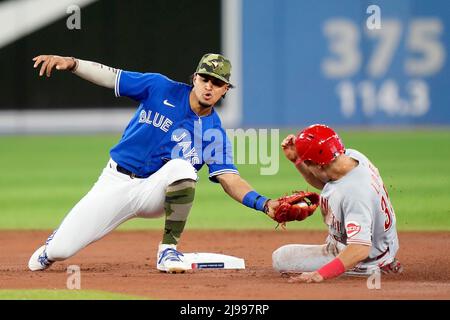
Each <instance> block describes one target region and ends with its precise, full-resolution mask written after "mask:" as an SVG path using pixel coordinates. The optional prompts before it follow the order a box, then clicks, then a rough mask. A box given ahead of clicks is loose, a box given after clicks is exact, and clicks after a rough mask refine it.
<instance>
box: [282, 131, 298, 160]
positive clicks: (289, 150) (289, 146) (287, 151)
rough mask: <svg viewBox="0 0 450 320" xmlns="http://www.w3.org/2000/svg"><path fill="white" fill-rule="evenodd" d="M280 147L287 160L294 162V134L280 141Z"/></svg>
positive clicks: (295, 157) (295, 152)
mask: <svg viewBox="0 0 450 320" xmlns="http://www.w3.org/2000/svg"><path fill="white" fill-rule="evenodd" d="M281 148H282V149H283V152H284V155H285V156H286V158H288V160H289V161H292V162H295V161H296V160H297V151H296V150H295V136H294V135H293V134H290V135H288V136H287V137H286V138H284V140H283V141H282V142H281Z"/></svg>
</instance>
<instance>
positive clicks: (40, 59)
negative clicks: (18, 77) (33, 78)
mask: <svg viewBox="0 0 450 320" xmlns="http://www.w3.org/2000/svg"><path fill="white" fill-rule="evenodd" d="M33 61H34V66H33V68H37V67H38V66H39V64H41V63H42V65H41V69H40V70H39V76H43V75H44V73H45V74H46V76H47V77H50V75H51V74H52V70H53V68H55V69H56V70H70V71H71V70H73V68H74V67H75V64H76V62H75V59H74V58H72V57H60V56H54V55H40V56H37V57H34V58H33Z"/></svg>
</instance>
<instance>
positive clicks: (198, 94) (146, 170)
mask: <svg viewBox="0 0 450 320" xmlns="http://www.w3.org/2000/svg"><path fill="white" fill-rule="evenodd" d="M33 61H34V62H35V63H34V68H37V67H38V66H39V65H41V68H40V72H39V75H40V76H43V75H44V74H46V76H47V77H50V76H51V72H52V70H53V69H57V70H67V71H71V72H73V73H74V74H76V75H77V76H79V77H81V78H83V79H86V80H88V81H90V82H93V83H95V84H97V85H100V86H104V87H107V88H110V89H114V91H115V94H116V96H117V97H121V96H126V97H129V98H131V99H134V100H136V101H137V102H138V103H139V106H138V108H137V111H136V113H135V114H134V116H133V118H132V119H131V121H130V122H129V124H128V126H127V127H126V129H125V131H124V133H123V135H122V138H121V139H120V141H119V143H118V144H117V145H115V146H114V147H113V148H112V149H111V151H110V159H109V161H108V162H107V164H106V166H105V168H104V169H103V172H102V173H101V175H100V177H99V178H98V180H97V182H96V183H95V185H94V186H93V187H92V189H91V190H90V191H89V192H88V193H87V194H86V195H85V196H84V197H83V198H82V199H81V200H80V201H79V202H78V203H77V204H76V205H75V206H74V207H73V208H72V210H71V211H70V212H69V213H68V214H67V216H66V217H65V218H64V220H63V221H62V223H61V225H60V226H59V228H58V229H57V230H56V231H55V232H53V234H51V235H50V236H49V238H48V239H47V241H46V242H45V244H44V245H42V246H41V247H39V248H38V249H37V250H36V251H35V252H34V253H33V255H32V256H31V258H30V260H29V263H28V266H29V269H30V270H32V271H36V270H45V269H47V268H48V267H50V265H52V263H53V262H55V261H61V260H65V259H67V258H69V257H71V256H73V255H75V254H76V253H77V252H78V251H80V250H81V249H82V248H84V247H86V246H87V245H89V244H90V243H92V242H94V241H96V240H99V239H100V238H102V237H103V236H105V235H106V234H107V233H109V232H110V231H112V230H114V229H115V228H116V227H117V226H119V225H120V224H121V223H123V222H125V221H127V220H129V219H131V218H135V217H144V218H155V217H160V216H163V215H164V216H165V229H164V234H163V237H162V240H161V242H160V244H159V247H158V251H157V269H158V270H161V271H163V272H168V273H181V272H184V271H185V270H187V269H188V266H187V265H186V264H185V263H184V261H183V254H182V253H181V252H179V251H178V250H177V244H178V241H179V239H180V236H181V234H182V232H183V229H184V226H185V224H186V220H187V218H188V215H189V211H190V209H191V207H192V203H193V200H194V195H195V187H196V182H197V171H198V170H200V169H201V168H202V166H203V165H204V164H206V165H207V166H208V168H209V179H210V180H211V181H213V182H218V183H220V184H221V185H222V187H223V189H224V190H225V192H226V193H227V194H228V195H229V196H231V197H232V198H233V199H235V200H236V201H239V202H241V203H243V204H244V205H246V206H247V207H250V208H253V209H256V210H260V211H263V212H265V213H271V212H272V211H273V209H274V208H275V207H276V206H277V202H276V201H273V200H270V199H268V198H266V197H264V196H262V195H260V194H258V193H257V192H256V191H255V190H253V188H252V187H251V186H250V185H249V184H248V183H247V182H246V181H245V180H244V179H243V178H241V177H240V176H239V172H238V170H237V169H236V167H235V166H234V164H233V157H232V147H231V144H230V142H229V140H228V138H227V136H226V133H225V131H224V129H223V128H222V126H221V121H220V119H219V116H218V115H217V113H216V112H215V111H214V108H213V106H214V105H215V104H216V103H217V102H218V101H219V100H220V99H221V98H222V97H224V96H225V94H226V93H227V91H228V90H229V89H230V88H231V87H232V85H231V83H230V75H231V63H230V61H229V60H227V59H226V58H225V57H224V56H222V55H220V54H205V55H204V56H203V57H202V58H201V60H200V62H199V64H198V67H197V69H196V72H195V73H194V75H193V78H192V85H188V84H184V83H180V82H175V81H173V80H171V79H169V78H167V77H166V76H164V75H161V74H157V73H139V72H129V71H123V70H118V69H114V68H111V67H107V66H104V65H102V64H99V63H95V62H90V61H83V60H81V59H75V58H73V57H61V56H55V55H40V56H37V57H35V58H34V59H33Z"/></svg>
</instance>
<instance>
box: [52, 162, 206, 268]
mask: <svg viewBox="0 0 450 320" xmlns="http://www.w3.org/2000/svg"><path fill="white" fill-rule="evenodd" d="M116 166H117V164H116V163H115V162H114V161H113V160H112V159H110V160H109V161H108V164H107V165H106V167H105V168H104V169H103V172H102V174H101V175H100V177H99V179H98V180H97V182H96V183H95V185H94V186H93V187H92V189H91V190H90V191H89V192H88V193H87V194H86V195H85V196H84V197H83V198H82V199H81V200H80V201H79V202H78V203H77V204H76V205H75V207H73V209H72V210H71V211H70V212H69V214H68V215H67V216H66V217H65V218H64V220H63V222H62V223H61V225H60V226H59V228H58V229H57V230H56V233H55V234H54V235H52V236H50V238H49V240H48V245H47V249H46V252H47V256H48V258H49V259H50V260H52V261H59V260H65V259H67V258H69V257H71V256H73V255H74V254H76V253H77V252H78V251H80V250H81V249H83V248H84V247H86V246H87V245H89V244H90V243H92V242H94V241H97V240H99V239H100V238H102V237H103V236H105V235H106V234H108V233H109V232H110V231H112V230H114V229H115V228H117V227H118V226H119V225H120V224H121V223H123V222H125V221H127V220H129V219H131V218H135V217H143V218H157V217H160V216H162V215H163V214H164V200H165V193H166V188H167V187H168V186H169V185H170V184H172V183H173V182H175V181H178V180H182V179H192V180H195V181H196V180H197V172H196V170H195V169H194V167H193V166H192V165H191V164H190V163H189V162H188V161H186V160H182V159H174V160H170V161H169V162H167V163H166V164H165V165H164V166H163V167H162V168H161V169H159V170H158V171H157V172H155V173H154V174H152V175H151V176H150V177H148V178H145V179H138V178H134V179H132V178H130V177H129V176H128V175H126V174H123V173H120V172H118V171H117V170H116Z"/></svg>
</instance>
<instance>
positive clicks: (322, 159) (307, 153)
mask: <svg viewBox="0 0 450 320" xmlns="http://www.w3.org/2000/svg"><path fill="white" fill-rule="evenodd" d="M295 148H296V149H297V155H298V159H299V160H298V161H300V162H303V161H305V160H311V161H313V162H315V163H317V164H320V165H325V164H329V163H330V162H331V161H333V160H334V159H335V158H336V157H337V156H338V155H340V154H342V153H344V152H345V147H344V144H343V143H342V141H341V139H340V138H339V136H338V135H337V133H336V132H334V130H333V129H331V128H330V127H328V126H326V125H323V124H313V125H312V126H309V127H308V128H306V129H303V130H302V131H300V133H299V134H298V135H297V137H296V139H295Z"/></svg>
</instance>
